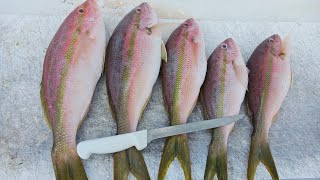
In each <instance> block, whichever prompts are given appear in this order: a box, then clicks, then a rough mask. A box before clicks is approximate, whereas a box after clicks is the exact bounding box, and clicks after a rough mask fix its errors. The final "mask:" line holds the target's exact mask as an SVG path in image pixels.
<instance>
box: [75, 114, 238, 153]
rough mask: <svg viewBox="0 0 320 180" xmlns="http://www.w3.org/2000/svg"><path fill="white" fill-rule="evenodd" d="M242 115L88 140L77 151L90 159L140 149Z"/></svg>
mask: <svg viewBox="0 0 320 180" xmlns="http://www.w3.org/2000/svg"><path fill="white" fill-rule="evenodd" d="M242 117H243V115H236V116H230V117H223V118H218V119H211V120H205V121H200V122H194V123H187V124H183V125H175V126H169V127H163V128H158V129H151V130H142V131H136V132H131V133H126V134H120V135H115V136H110V137H104V138H98V139H91V140H86V141H82V142H80V143H79V144H78V145H77V152H78V155H79V156H80V157H81V158H82V159H88V158H89V157H90V155H91V154H106V153H115V152H119V151H123V150H126V149H128V148H130V147H133V146H135V147H136V148H137V149H138V150H142V149H144V148H145V147H147V144H148V143H150V142H151V141H152V140H154V139H159V138H164V137H168V136H174V135H178V134H186V133H190V132H195V131H201V130H206V129H212V128H216V127H220V126H225V125H227V124H230V123H233V122H236V121H237V120H239V119H241V118H242Z"/></svg>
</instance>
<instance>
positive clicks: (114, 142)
mask: <svg viewBox="0 0 320 180" xmlns="http://www.w3.org/2000/svg"><path fill="white" fill-rule="evenodd" d="M147 139H148V137H147V130H142V131H137V132H132V133H127V134H120V135H116V136H110V137H105V138H99V139H92V140H87V141H82V142H80V143H79V144H78V146H77V151H78V155H79V156H80V157H81V158H82V159H88V158H89V157H90V155H91V154H105V153H114V152H119V151H123V150H126V149H128V148H130V147H133V146H135V147H136V148H137V149H138V150H141V149H144V148H145V147H147V144H148V140H147Z"/></svg>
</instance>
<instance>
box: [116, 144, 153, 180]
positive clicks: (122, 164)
mask: <svg viewBox="0 0 320 180" xmlns="http://www.w3.org/2000/svg"><path fill="white" fill-rule="evenodd" d="M113 159H114V179H115V180H123V179H128V175H129V171H130V172H131V173H132V174H133V175H134V176H135V177H136V178H137V179H138V180H142V179H143V180H148V179H150V176H149V173H148V168H147V165H146V163H145V161H144V158H143V156H142V154H141V152H139V151H138V150H137V149H136V148H135V147H132V148H129V149H127V150H125V151H121V152H117V153H115V154H114V156H113Z"/></svg>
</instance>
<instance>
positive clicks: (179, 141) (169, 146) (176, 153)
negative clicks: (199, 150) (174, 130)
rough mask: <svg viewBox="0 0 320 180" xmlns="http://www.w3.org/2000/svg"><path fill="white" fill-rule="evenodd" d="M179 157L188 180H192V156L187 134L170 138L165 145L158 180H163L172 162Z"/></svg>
mask: <svg viewBox="0 0 320 180" xmlns="http://www.w3.org/2000/svg"><path fill="white" fill-rule="evenodd" d="M175 157H177V158H178V160H179V162H180V165H181V167H182V169H183V172H184V176H185V179H186V180H190V179H191V165H190V154H189V149H188V140H187V136H186V135H185V134H183V135H177V136H171V137H168V138H167V140H166V143H165V145H164V150H163V154H162V159H161V162H160V167H159V174H158V179H159V180H163V179H164V177H165V176H166V173H167V171H168V169H169V166H170V164H171V162H172V161H173V160H174V158H175Z"/></svg>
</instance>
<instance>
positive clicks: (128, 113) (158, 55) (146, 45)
mask: <svg viewBox="0 0 320 180" xmlns="http://www.w3.org/2000/svg"><path fill="white" fill-rule="evenodd" d="M157 24H158V17H157V14H156V13H155V11H154V10H153V9H152V8H151V7H150V5H149V4H148V3H142V4H140V5H139V6H137V7H135V8H134V9H132V10H131V11H130V12H129V13H128V14H127V15H126V16H125V17H124V18H123V19H122V20H121V21H120V22H119V24H118V25H117V27H116V28H115V30H114V32H113V34H112V35H111V37H110V40H109V43H108V46H107V50H106V60H105V76H106V86H107V93H108V97H109V105H110V108H111V111H112V114H113V117H114V119H115V120H116V122H117V134H124V133H129V132H134V131H136V129H137V125H138V122H139V120H140V119H141V116H142V113H143V111H144V109H145V107H146V105H147V103H148V101H149V99H150V96H151V92H152V89H153V86H154V84H155V82H156V80H157V78H158V75H159V71H160V66H161V60H166V58H167V55H166V51H165V47H164V44H163V41H162V37H161V36H162V34H161V31H159V30H158V28H157V26H156V25H157ZM129 171H130V172H131V173H132V174H133V175H134V176H135V177H136V178H137V179H150V176H149V173H148V169H147V166H146V163H145V161H144V158H143V155H142V154H141V152H139V151H138V150H137V149H136V147H131V148H129V149H127V150H124V151H120V152H117V153H115V154H114V179H121V180H122V179H127V178H128V173H129Z"/></svg>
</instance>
